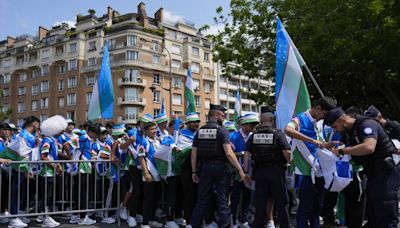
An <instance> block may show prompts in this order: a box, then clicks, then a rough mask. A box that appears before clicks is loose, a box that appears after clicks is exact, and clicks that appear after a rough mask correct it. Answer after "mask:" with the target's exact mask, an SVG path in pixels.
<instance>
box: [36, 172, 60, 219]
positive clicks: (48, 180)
mask: <svg viewBox="0 0 400 228" xmlns="http://www.w3.org/2000/svg"><path fill="white" fill-rule="evenodd" d="M55 179H56V178H54V177H39V192H38V196H39V202H40V208H39V212H45V207H48V208H49V209H50V208H51V209H52V210H54V208H53V204H54V198H53V196H54V192H53V191H54V186H55V185H54V180H55ZM56 193H57V189H56Z"/></svg>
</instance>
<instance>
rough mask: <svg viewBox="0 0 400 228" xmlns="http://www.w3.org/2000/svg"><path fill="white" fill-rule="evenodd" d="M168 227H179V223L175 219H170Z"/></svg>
mask: <svg viewBox="0 0 400 228" xmlns="http://www.w3.org/2000/svg"><path fill="white" fill-rule="evenodd" d="M165 227H167V228H179V226H178V224H176V222H175V221H168V222H167V224H166V226H165Z"/></svg>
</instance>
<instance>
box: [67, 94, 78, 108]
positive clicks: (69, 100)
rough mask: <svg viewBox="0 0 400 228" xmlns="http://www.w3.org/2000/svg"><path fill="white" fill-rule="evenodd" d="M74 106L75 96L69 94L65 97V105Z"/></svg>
mask: <svg viewBox="0 0 400 228" xmlns="http://www.w3.org/2000/svg"><path fill="white" fill-rule="evenodd" d="M75 104H76V94H75V93H70V94H68V95H67V105H68V106H70V105H75Z"/></svg>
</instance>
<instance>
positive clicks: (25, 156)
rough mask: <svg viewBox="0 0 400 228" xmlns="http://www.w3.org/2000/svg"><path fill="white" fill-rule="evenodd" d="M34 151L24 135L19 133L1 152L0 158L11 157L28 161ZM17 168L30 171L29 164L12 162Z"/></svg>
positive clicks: (14, 159) (11, 158)
mask: <svg viewBox="0 0 400 228" xmlns="http://www.w3.org/2000/svg"><path fill="white" fill-rule="evenodd" d="M31 153H32V148H31V147H30V146H29V145H28V143H27V141H26V140H25V138H24V137H22V136H20V135H18V136H17V138H15V139H14V140H13V141H11V143H10V144H9V145H8V147H7V148H6V149H5V150H3V152H1V153H0V158H5V159H10V160H12V161H28V160H29V158H30V156H31ZM11 167H12V168H13V169H15V170H18V169H20V170H21V171H22V172H28V164H12V165H11Z"/></svg>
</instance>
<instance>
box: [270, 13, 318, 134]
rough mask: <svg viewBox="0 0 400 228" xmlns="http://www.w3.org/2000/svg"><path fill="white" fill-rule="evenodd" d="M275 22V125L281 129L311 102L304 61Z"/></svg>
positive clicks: (278, 23) (307, 107) (281, 26)
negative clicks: (304, 74) (305, 77)
mask: <svg viewBox="0 0 400 228" xmlns="http://www.w3.org/2000/svg"><path fill="white" fill-rule="evenodd" d="M276 20H277V21H276V77H275V80H276V85H275V102H276V118H277V121H276V123H277V127H278V128H279V129H283V128H285V127H286V125H287V124H288V123H289V122H290V121H291V119H292V118H293V116H294V115H295V114H297V113H300V112H304V111H306V110H307V109H309V108H310V107H311V101H310V95H309V94H308V90H307V85H306V83H305V80H304V77H303V72H302V70H301V67H303V66H304V65H305V62H304V59H303V57H302V56H301V54H300V52H299V51H298V50H297V48H296V46H295V45H294V43H293V41H292V39H291V38H290V36H289V34H288V33H287V32H286V30H285V28H284V27H283V25H282V22H281V21H280V20H279V18H277V19H276Z"/></svg>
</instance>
